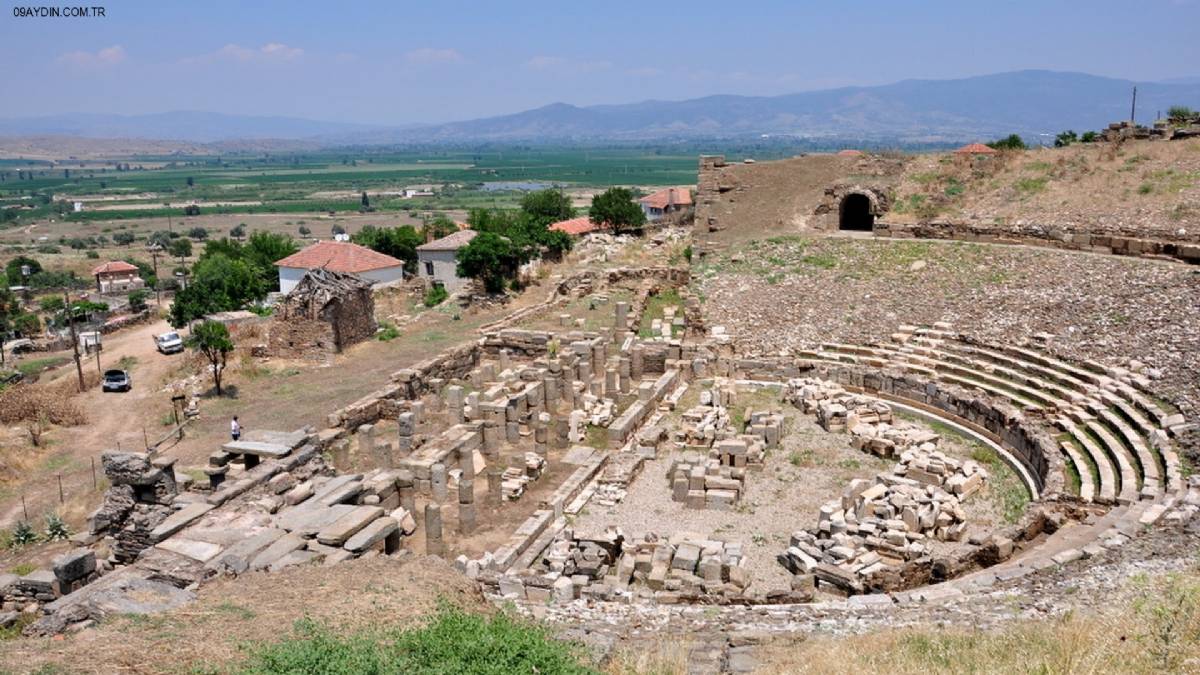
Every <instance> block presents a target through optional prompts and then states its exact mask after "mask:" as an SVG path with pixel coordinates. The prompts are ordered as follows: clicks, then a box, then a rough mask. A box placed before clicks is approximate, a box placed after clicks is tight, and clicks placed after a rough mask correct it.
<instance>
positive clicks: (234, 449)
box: [221, 441, 292, 457]
mask: <svg viewBox="0 0 1200 675" xmlns="http://www.w3.org/2000/svg"><path fill="white" fill-rule="evenodd" d="M221 449H222V450H224V451H225V452H229V453H233V454H238V455H256V456H258V457H283V456H284V455H286V454H288V453H289V452H291V451H292V448H291V446H287V445H281V444H279V443H262V442H259V441H230V442H228V443H226V444H225V445H222V446H221Z"/></svg>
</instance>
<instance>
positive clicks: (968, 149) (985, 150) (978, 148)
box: [954, 143, 997, 155]
mask: <svg viewBox="0 0 1200 675" xmlns="http://www.w3.org/2000/svg"><path fill="white" fill-rule="evenodd" d="M996 152H997V151H996V149H995V148H989V147H988V146H986V145H984V144H983V143H971V144H969V145H964V146H962V147H961V148H959V149H957V150H955V151H954V154H956V155H994V154H996Z"/></svg>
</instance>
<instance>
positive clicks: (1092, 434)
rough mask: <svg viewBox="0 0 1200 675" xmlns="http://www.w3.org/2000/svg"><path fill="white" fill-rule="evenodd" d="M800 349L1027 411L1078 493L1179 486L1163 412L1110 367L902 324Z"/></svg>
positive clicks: (1133, 497) (1120, 496)
mask: <svg viewBox="0 0 1200 675" xmlns="http://www.w3.org/2000/svg"><path fill="white" fill-rule="evenodd" d="M801 356H802V357H804V358H809V359H815V360H823V361H835V362H841V363H861V364H863V365H869V366H873V367H892V368H899V369H902V370H906V371H910V372H913V373H919V374H921V375H925V376H928V377H933V378H935V379H939V380H942V381H945V382H951V383H954V384H957V385H959V386H963V387H967V388H974V389H977V390H980V391H982V392H984V393H986V394H988V395H990V396H993V397H997V398H999V399H1002V400H1007V401H1009V402H1010V403H1012V404H1013V405H1016V406H1018V407H1020V408H1023V409H1026V410H1030V411H1034V412H1035V413H1037V414H1040V415H1042V416H1043V417H1044V418H1045V419H1047V421H1048V422H1050V423H1052V424H1053V425H1054V426H1056V427H1057V428H1058V429H1059V430H1061V432H1062V435H1060V436H1059V444H1060V449H1061V451H1062V454H1063V456H1064V460H1065V462H1067V463H1069V464H1070V465H1071V467H1073V468H1074V471H1075V472H1076V473H1077V474H1078V476H1079V481H1078V484H1079V486H1078V497H1079V499H1080V500H1082V501H1084V502H1096V503H1101V504H1113V503H1117V504H1131V503H1134V502H1137V501H1140V500H1151V501H1154V500H1160V499H1161V498H1162V497H1163V496H1164V495H1165V494H1175V493H1178V492H1180V491H1181V490H1182V489H1183V476H1182V473H1181V471H1180V468H1181V467H1180V463H1179V457H1178V454H1177V453H1176V452H1175V449H1174V448H1173V446H1172V443H1171V441H1170V437H1169V434H1168V433H1167V430H1166V429H1164V426H1163V425H1164V423H1165V422H1166V421H1167V420H1168V418H1169V417H1170V413H1168V412H1167V411H1165V410H1163V408H1162V406H1161V405H1159V404H1158V403H1157V402H1156V401H1155V400H1154V399H1153V397H1152V396H1150V395H1148V393H1147V392H1146V384H1145V382H1143V381H1141V380H1140V379H1138V378H1136V377H1134V376H1133V375H1131V374H1129V373H1127V372H1124V371H1120V370H1119V369H1108V370H1106V369H1105V368H1104V367H1103V366H1101V365H1100V364H1096V363H1086V364H1085V366H1083V367H1081V366H1078V365H1075V364H1072V363H1068V362H1066V361H1063V360H1061V359H1059V358H1057V357H1054V356H1052V355H1050V354H1046V353H1044V352H1041V351H1038V350H1036V349H1031V348H1028V347H1020V346H1013V345H990V344H983V343H980V342H978V341H975V340H971V339H968V338H962V337H960V336H958V335H956V334H954V333H953V332H952V331H950V330H949V329H947V328H944V327H942V328H917V327H902V328H901V331H900V332H898V333H896V334H894V335H893V336H892V341H891V342H889V343H872V344H866V345H847V344H839V343H823V344H822V345H821V346H820V348H819V349H817V350H810V351H806V352H802V353H801Z"/></svg>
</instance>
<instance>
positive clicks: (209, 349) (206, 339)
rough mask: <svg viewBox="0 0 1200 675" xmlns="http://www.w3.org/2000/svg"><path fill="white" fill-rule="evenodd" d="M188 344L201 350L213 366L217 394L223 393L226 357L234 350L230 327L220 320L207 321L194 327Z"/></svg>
mask: <svg viewBox="0 0 1200 675" xmlns="http://www.w3.org/2000/svg"><path fill="white" fill-rule="evenodd" d="M187 346H188V347H190V348H192V349H194V350H195V351H197V352H200V353H201V354H203V355H204V358H206V359H208V363H209V364H210V365H211V366H212V376H213V385H215V386H216V388H217V396H220V395H221V375H222V373H223V372H224V371H225V359H226V357H227V356H228V355H229V352H231V351H233V340H231V339H230V338H229V329H228V328H226V327H225V324H223V323H221V322H219V321H205V322H204V323H202V324H200V325H198V326H196V327H195V328H193V329H192V334H191V335H190V336H188V339H187Z"/></svg>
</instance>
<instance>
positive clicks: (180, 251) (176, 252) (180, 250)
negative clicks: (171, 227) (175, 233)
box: [167, 238, 192, 263]
mask: <svg viewBox="0 0 1200 675" xmlns="http://www.w3.org/2000/svg"><path fill="white" fill-rule="evenodd" d="M167 251H169V252H170V253H171V255H173V256H175V257H176V258H179V262H181V263H182V262H183V259H184V258H186V257H188V256H190V255H191V254H192V240H191V239H183V238H180V239H176V240H174V241H172V242H171V245H170V246H169V247H167Z"/></svg>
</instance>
